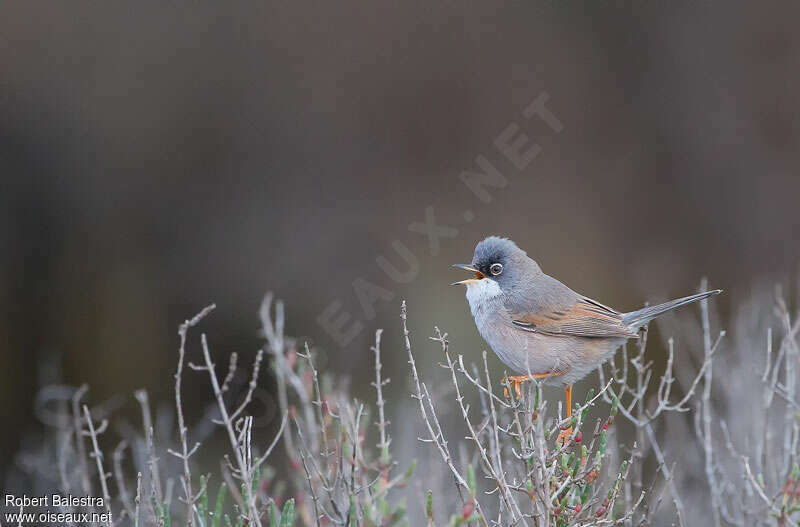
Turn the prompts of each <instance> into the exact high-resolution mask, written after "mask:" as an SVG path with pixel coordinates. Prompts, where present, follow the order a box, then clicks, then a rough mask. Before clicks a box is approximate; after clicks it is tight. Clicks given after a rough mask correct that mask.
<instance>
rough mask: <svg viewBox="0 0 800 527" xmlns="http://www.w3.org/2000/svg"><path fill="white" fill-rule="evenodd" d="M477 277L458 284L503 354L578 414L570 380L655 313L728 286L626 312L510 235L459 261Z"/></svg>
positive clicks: (489, 241)
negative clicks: (566, 277)
mask: <svg viewBox="0 0 800 527" xmlns="http://www.w3.org/2000/svg"><path fill="white" fill-rule="evenodd" d="M454 267H460V268H462V269H465V270H467V271H470V272H473V273H475V278H471V279H468V280H461V281H460V282H455V283H454V284H452V285H459V284H463V285H466V287H467V302H469V307H470V310H471V311H472V316H473V317H475V325H477V326H478V331H479V332H480V334H481V336H482V337H483V338H484V340H486V342H487V343H489V346H491V347H492V350H494V352H495V353H496V354H497V356H498V357H500V360H501V361H503V363H505V364H506V366H508V367H509V368H511V369H512V370H514V371H516V372H517V373H521V374H523V375H518V376H515V377H509V378H508V383H509V385H512V386H514V388H515V390H516V392H517V393H518V394H519V385H520V383H522V382H525V381H527V380H529V379H530V377H533V378H536V379H541V380H543V382H546V383H548V384H555V385H561V386H564V387H565V389H566V399H567V415H568V416H569V415H571V413H572V408H571V406H572V401H571V394H572V385H573V384H574V383H575V382H577V381H579V380H580V379H582V378H583V377H585V376H586V375H587V374H588V373H589V372H591V371H593V370H595V369H596V368H597V367H598V366H600V365H601V364H603V363H604V362H605V361H606V360H608V359H609V358H611V357H612V356H613V355H614V352H616V351H617V349H618V348H619V347H620V346H621V345H622V343H623V342H625V341H626V340H627V339H635V338H638V336H639V333H638V331H639V329H640V328H642V327H643V326H645V325H646V324H647V323H648V322H650V321H651V320H652V319H653V318H655V317H657V316H659V315H661V314H663V313H666V312H667V311H671V310H673V309H675V308H677V307H681V306H684V305H686V304H690V303H692V302H696V301H698V300H702V299H703V298H706V297H708V296H711V295H716V294H718V293H721V292H722V290H720V289H717V290H714V291H706V292H704V293H699V294H696V295H692V296H687V297H685V298H679V299H677V300H672V301H670V302H666V303H664V304H659V305H657V306H652V307H645V308H643V309H639V310H637V311H631V312H630V313H620V312H618V311H615V310H614V309H611V308H610V307H608V306H605V305H603V304H601V303H600V302H597V301H595V300H592V299H590V298H587V297H585V296H583V295H581V294H578V293H576V292H575V291H573V290H572V289H570V288H569V287H567V286H566V285H564V284H562V283H561V282H559V281H558V280H556V279H555V278H553V277H551V276H548V275H546V274H545V273H543V272H542V270H541V269H540V268H539V265H538V264H537V263H536V262H535V261H533V260H532V259H531V258H530V257H528V255H527V253H525V251H523V250H522V249H520V248H519V247H517V245H516V244H515V243H514V242H513V241H511V240H509V239H507V238H498V237H497V236H490V237H489V238H486V239H485V240H483V241H481V242H480V243H478V245H477V246H476V247H475V254H474V256H473V257H472V263H471V264H468V265H465V264H456V265H454Z"/></svg>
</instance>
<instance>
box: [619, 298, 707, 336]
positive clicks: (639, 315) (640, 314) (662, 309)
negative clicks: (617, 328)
mask: <svg viewBox="0 0 800 527" xmlns="http://www.w3.org/2000/svg"><path fill="white" fill-rule="evenodd" d="M721 292H722V289H714V290H713V291H706V292H704V293H698V294H696V295H691V296H687V297H684V298H678V299H677V300H671V301H669V302H664V303H663V304H659V305H657V306H650V307H645V308H643V309H639V310H638V311H631V312H630V313H625V314H623V315H622V322H623V323H624V324H625V325H627V326H631V327H635V328H638V327H641V326H644V325H645V324H647V323H648V322H650V321H651V320H653V319H654V318H656V317H657V316H658V315H661V314H663V313H666V312H667V311H672V310H673V309H675V308H678V307H681V306H685V305H686V304H691V303H692V302H697V301H698V300H702V299H704V298H708V297H710V296H712V295H718V294H720V293H721Z"/></svg>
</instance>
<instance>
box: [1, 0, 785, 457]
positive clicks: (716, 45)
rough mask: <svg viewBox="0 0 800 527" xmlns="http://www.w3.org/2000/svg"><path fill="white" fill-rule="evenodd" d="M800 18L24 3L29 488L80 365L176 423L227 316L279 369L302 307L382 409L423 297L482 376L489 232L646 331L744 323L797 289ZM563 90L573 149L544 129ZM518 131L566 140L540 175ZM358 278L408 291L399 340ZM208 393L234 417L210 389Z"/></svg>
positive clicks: (674, 9) (18, 211) (228, 325)
mask: <svg viewBox="0 0 800 527" xmlns="http://www.w3.org/2000/svg"><path fill="white" fill-rule="evenodd" d="M798 15H800V12H798V8H797V6H796V4H793V3H790V2H786V3H784V4H777V3H776V4H771V3H766V4H764V3H759V4H758V5H756V4H752V3H746V2H736V3H733V2H725V3H722V2H719V3H705V2H704V3H699V2H684V3H670V4H669V5H667V4H659V5H655V4H654V5H651V6H642V5H633V6H626V7H619V8H612V7H608V6H605V4H604V6H600V5H599V4H595V3H591V4H587V5H578V4H571V5H570V6H569V7H567V6H561V5H559V3H556V2H535V3H532V4H530V5H523V3H514V4H512V3H506V4H489V3H486V2H466V3H464V2H462V3H436V4H431V3H430V2H404V3H402V5H401V6H398V5H395V3H394V2H388V1H378V2H370V3H368V4H364V3H360V2H336V3H310V2H271V3H267V2H262V3H255V2H253V3H243V2H242V3H239V2H237V3H210V2H209V3H206V2H195V3H192V4H191V6H179V5H177V4H175V3H169V4H168V5H167V4H165V3H164V2H129V3H126V4H125V3H106V2H101V3H98V2H69V3H52V4H47V5H44V4H35V3H21V2H3V4H2V6H0V69H1V70H0V71H2V75H1V76H0V182H1V183H0V184H2V192H0V211H1V212H2V214H3V217H2V222H1V223H0V247H2V252H1V253H0V257H1V258H2V267H0V271H1V272H0V302H1V305H2V306H3V308H4V311H5V313H6V316H5V317H3V318H2V319H0V337H1V338H0V346H2V347H1V348H0V360H2V364H3V368H2V369H1V370H0V402H1V403H2V404H1V406H2V429H3V433H2V434H0V468H2V467H3V466H6V467H7V464H8V463H9V462H10V461H11V458H12V453H13V452H14V451H16V450H17V448H18V446H19V444H20V441H21V440H22V438H23V437H32V438H34V439H35V438H36V437H37V430H38V428H37V427H36V424H35V420H34V418H33V416H32V413H31V408H32V406H33V397H34V394H35V391H36V390H37V387H38V386H39V385H40V384H41V383H43V382H49V381H51V380H53V379H54V378H55V374H53V373H52V370H53V369H54V368H52V366H54V365H56V364H60V365H61V370H62V374H63V378H64V381H65V382H68V383H70V384H79V383H81V382H87V383H89V384H90V385H91V386H92V391H91V399H92V400H93V401H100V400H103V399H105V398H107V397H109V396H110V395H111V394H113V393H121V394H128V393H130V392H132V391H133V390H134V389H136V388H139V387H147V388H148V390H149V391H150V393H151V399H153V400H156V401H168V400H169V397H170V394H171V389H172V378H171V373H172V369H173V368H174V361H175V348H176V344H177V335H176V328H177V325H178V324H179V323H180V321H181V320H183V319H184V318H185V317H187V316H189V315H191V314H193V313H195V312H196V311H197V310H199V309H200V308H201V307H202V306H203V305H205V304H207V303H209V302H211V301H214V302H216V303H217V304H218V312H217V313H216V314H215V315H214V316H213V317H212V318H211V319H210V320H209V321H208V323H207V324H205V326H204V327H205V329H206V330H207V331H208V332H209V334H210V336H211V340H212V343H213V345H214V346H215V351H216V352H217V353H219V354H220V355H225V354H226V353H229V352H231V351H239V352H241V353H242V354H243V355H245V357H248V358H249V357H251V356H252V354H253V351H254V350H255V349H256V348H257V346H258V345H259V344H260V341H259V338H258V336H257V328H258V321H257V318H256V311H257V308H258V305H259V302H260V300H261V297H262V295H263V293H264V292H265V291H266V290H268V289H271V290H274V291H275V292H276V293H277V294H278V295H279V296H281V297H283V298H285V299H287V302H288V307H287V313H288V317H289V322H288V327H289V330H290V332H291V333H293V334H299V335H304V336H307V337H308V338H310V339H312V340H313V341H314V342H315V343H317V344H318V345H319V346H320V347H321V349H322V350H324V353H323V354H322V356H323V357H324V359H325V362H326V364H327V368H328V369H331V370H333V371H335V372H337V373H341V374H349V375H351V376H352V377H353V384H354V387H355V390H356V392H357V393H361V392H365V391H366V390H367V382H368V380H369V375H370V374H369V371H368V363H369V360H370V355H369V350H368V341H369V334H370V332H371V330H372V329H374V328H375V327H379V326H383V327H386V328H387V333H386V335H385V338H384V341H385V342H386V343H387V346H388V348H387V351H386V352H385V353H386V354H387V357H386V358H385V362H386V363H387V366H386V368H387V369H388V370H389V371H394V372H396V373H394V374H393V375H392V377H394V378H396V379H398V380H402V378H403V377H404V373H403V372H405V369H404V368H405V367H406V366H405V361H404V358H403V356H402V354H401V353H399V351H400V349H401V348H400V347H399V339H398V335H399V333H398V331H397V325H398V320H397V313H398V310H399V301H400V299H402V298H406V299H408V301H409V305H410V307H411V320H410V322H411V325H412V328H415V331H416V333H417V334H418V335H419V336H420V339H421V337H423V336H425V335H427V334H429V333H430V331H431V328H432V326H433V324H438V325H440V326H441V327H443V328H445V329H446V330H448V331H449V332H450V333H451V335H452V338H453V340H454V344H455V345H458V346H460V351H462V352H464V353H466V354H467V355H468V356H470V357H472V358H476V357H478V356H479V353H480V350H481V349H482V347H483V343H482V342H481V341H480V340H479V338H478V336H477V332H476V331H475V330H474V328H473V326H472V322H471V320H470V318H469V316H468V310H467V308H466V305H465V302H464V299H463V292H462V291H459V290H456V289H455V288H448V287H447V284H448V283H449V282H451V281H453V280H455V279H460V277H461V275H460V273H458V272H456V271H454V270H451V269H450V268H449V267H448V266H449V264H451V263H455V262H464V261H468V260H469V259H470V257H471V254H472V249H473V247H474V244H475V242H476V241H477V240H479V239H480V238H482V237H484V236H485V235H487V234H503V235H508V236H511V237H512V238H513V239H515V240H516V241H517V242H518V243H519V244H520V245H521V246H522V247H524V248H526V249H527V250H528V252H529V253H530V254H531V255H532V256H534V258H536V259H537V260H538V261H539V262H540V264H541V265H542V267H543V268H544V269H545V271H547V272H550V273H552V274H554V275H556V276H558V277H559V278H560V279H562V280H563V281H565V282H566V283H568V284H569V285H571V286H572V287H573V288H575V289H577V290H579V291H581V292H583V293H585V294H587V295H590V296H592V297H595V298H598V299H599V300H601V301H603V302H605V303H608V304H611V305H613V306H615V307H618V308H620V309H633V308H635V307H638V306H639V305H641V303H642V302H644V301H646V300H650V301H656V300H665V299H667V297H674V296H679V295H682V294H686V293H689V292H691V291H692V290H693V289H694V288H695V287H696V286H697V283H698V282H699V279H700V277H701V276H703V275H709V276H710V277H711V285H712V286H719V287H724V288H725V289H727V292H728V295H726V297H724V298H723V299H721V300H720V305H721V306H722V307H723V309H725V306H730V305H731V303H734V302H736V299H737V298H742V297H744V296H746V295H747V294H748V293H749V290H750V288H751V286H752V285H753V284H755V283H757V282H765V281H771V280H775V279H777V280H784V279H786V278H787V277H790V276H794V275H795V272H796V271H797V258H798V256H799V255H800V244H798V239H797V238H798V234H797V233H798V228H800V214H798V212H797V200H798V195H800V178H798V176H797V174H798V169H800V153H798V152H800V150H798V125H797V118H798V112H800V99H798V97H797V93H798V92H799V91H800V70H798V60H799V59H800V36H798V33H797V30H796V21H797V20H798ZM543 91H545V92H547V93H548V94H549V95H550V101H549V103H548V104H549V107H550V108H551V109H552V110H553V112H554V113H555V114H556V115H557V116H558V117H559V119H560V120H561V121H562V122H563V124H564V130H563V131H562V132H561V133H560V134H553V133H552V132H551V131H550V130H549V129H547V127H545V126H543V125H542V124H541V123H537V122H534V121H531V122H528V123H525V122H524V121H523V120H520V118H519V115H520V112H521V110H522V109H523V108H524V107H525V105H527V104H528V103H529V102H530V101H531V100H532V99H533V98H534V97H535V96H537V95H538V94H539V93H541V92H543ZM512 121H517V122H519V123H520V124H521V125H523V126H524V131H525V132H526V133H527V134H528V135H529V136H530V137H531V139H532V140H535V141H536V142H538V143H539V144H540V145H541V146H542V152H541V154H540V155H539V156H538V157H537V158H536V159H535V160H534V161H533V162H532V163H531V164H530V166H529V167H527V168H526V169H525V170H523V171H521V172H519V171H515V170H511V169H509V166H510V165H508V164H507V162H506V164H505V165H502V164H501V162H502V161H503V160H502V158H500V157H499V156H498V154H497V152H496V151H495V150H494V149H493V146H492V141H493V140H494V138H495V137H496V136H497V134H498V133H499V132H500V131H502V130H503V129H504V128H505V127H506V126H507V125H508V124H509V123H511V122H512ZM480 154H483V155H486V156H487V157H491V158H492V160H493V161H495V162H496V163H497V164H498V166H503V167H505V168H504V174H505V175H506V176H507V177H508V185H507V187H506V188H504V189H496V190H492V193H493V195H494V198H495V199H494V200H493V201H492V202H491V203H489V204H483V203H481V202H480V201H478V200H477V199H476V198H475V196H474V195H473V194H472V193H470V192H469V190H468V189H467V188H466V187H464V185H463V184H461V182H460V181H459V179H458V175H459V173H460V172H461V171H463V170H465V169H468V168H472V167H473V163H474V159H475V157H476V156H477V155H480ZM426 206H433V207H434V211H435V214H436V217H437V221H438V223H441V224H447V225H451V226H453V227H456V228H458V229H459V234H458V235H457V236H455V237H454V238H450V239H444V240H442V246H441V251H440V252H439V253H438V254H436V255H431V252H430V250H429V247H428V245H427V240H426V239H425V237H423V236H421V235H420V234H418V233H415V232H411V231H409V230H408V226H409V224H410V223H413V222H419V221H422V220H423V218H424V210H425V207H426ZM465 210H472V211H474V213H475V220H474V221H473V222H471V223H466V222H465V221H464V220H463V218H462V213H463V211H465ZM395 239H398V240H401V241H402V242H403V243H404V244H405V245H406V246H408V248H409V249H411V250H412V251H413V252H414V254H415V255H416V256H417V257H418V259H419V265H420V269H419V276H418V277H417V278H416V279H415V280H414V281H413V282H411V283H410V284H395V283H393V282H391V281H390V280H388V279H387V278H386V276H385V275H384V274H383V273H382V272H381V271H380V269H379V268H378V267H377V265H376V263H375V258H376V257H377V256H378V255H380V254H386V255H387V256H388V257H389V258H390V260H392V261H393V262H398V260H397V258H396V256H394V255H393V253H392V252H391V248H390V247H391V246H390V244H391V242H392V240H395ZM398 265H399V263H398ZM357 278H364V279H366V280H369V281H371V282H374V283H376V284H379V285H380V286H381V287H384V288H386V289H388V290H390V291H391V292H392V293H393V295H394V298H393V299H392V300H391V301H378V302H377V303H376V308H377V317H376V319H375V320H366V319H365V318H364V315H363V313H362V310H361V307H360V305H359V303H358V301H357V300H356V297H355V296H354V294H353V289H352V285H351V284H352V282H353V280H355V279H357ZM337 299H338V300H340V301H341V302H342V306H343V308H344V309H345V310H347V311H348V312H351V313H353V314H354V315H355V316H356V318H357V319H359V320H361V322H362V323H363V324H364V327H365V329H364V331H362V332H361V333H360V334H359V336H358V337H357V338H356V339H355V340H354V341H353V342H352V344H350V345H349V346H348V347H346V348H345V349H343V348H341V347H339V346H338V345H336V344H335V343H334V342H333V340H332V339H330V338H329V336H328V335H327V334H326V332H325V331H324V330H323V329H322V328H321V327H320V326H319V325H318V324H317V323H316V322H315V318H316V317H317V315H318V314H319V313H320V312H321V311H322V310H323V309H324V308H325V307H326V306H327V305H328V304H329V303H330V302H331V301H333V300H337ZM426 349H430V348H426ZM196 352H197V349H196V348H192V350H191V353H196ZM427 360H428V361H429V362H430V363H433V362H435V357H429V358H428V359H427ZM492 367H493V369H494V370H496V371H497V372H498V373H499V372H500V365H499V363H498V362H496V361H495V362H493V363H492ZM264 382H267V383H268V379H267V380H265V381H264ZM186 389H187V395H186V399H188V400H190V401H191V400H192V399H193V398H197V399H198V400H199V399H203V400H205V398H207V395H208V393H207V392H208V390H207V387H206V386H205V384H204V383H203V382H201V381H200V380H199V379H192V382H189V383H187V388H186ZM392 389H393V390H394V394H395V396H398V394H399V395H400V396H402V395H403V392H404V391H405V390H404V385H403V384H402V382H395V383H394V385H393V387H392ZM128 399H130V398H128ZM400 399H401V400H403V401H405V400H406V398H405V397H400ZM126 401H127V400H126ZM129 402H130V401H128V402H126V404H129Z"/></svg>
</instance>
